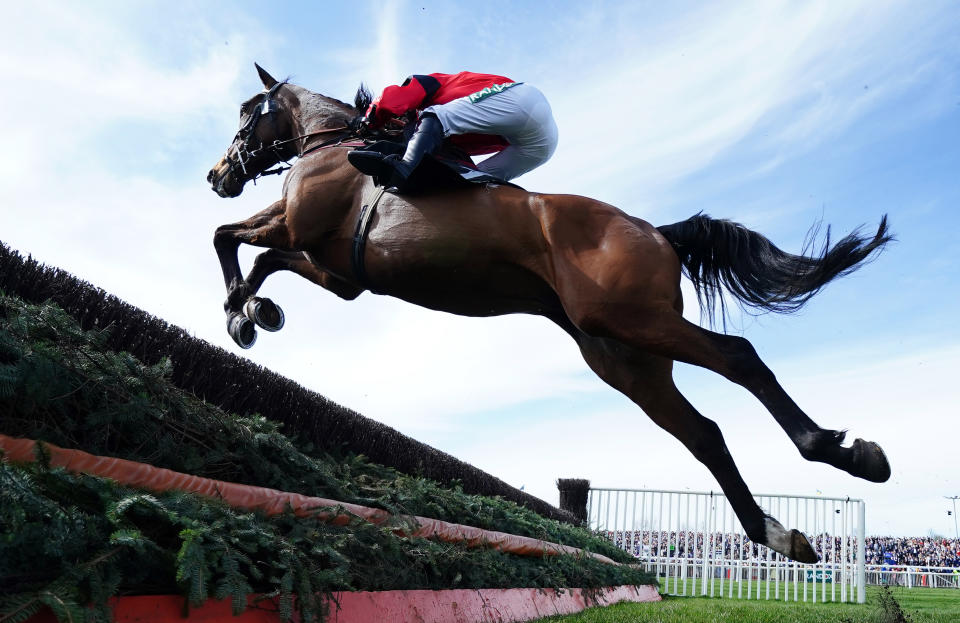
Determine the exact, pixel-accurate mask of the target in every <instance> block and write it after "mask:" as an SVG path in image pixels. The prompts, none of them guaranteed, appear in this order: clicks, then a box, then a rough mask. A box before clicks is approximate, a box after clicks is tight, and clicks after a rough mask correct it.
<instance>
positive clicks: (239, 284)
mask: <svg viewBox="0 0 960 623" xmlns="http://www.w3.org/2000/svg"><path fill="white" fill-rule="evenodd" d="M284 212H285V211H284V203H283V201H278V202H276V203H274V204H273V205H271V206H270V207H269V208H267V209H266V210H264V211H262V212H259V213H257V214H255V215H254V216H252V217H250V218H248V219H246V220H244V221H240V222H239V223H232V224H230V225H222V226H220V227H218V228H217V231H216V232H215V233H214V235H213V246H214V248H215V249H216V251H217V257H218V258H219V260H220V268H221V270H222V271H223V281H224V284H225V285H226V288H227V300H226V301H225V302H224V304H223V308H224V311H225V312H226V314H227V330H228V331H229V333H230V336H231V337H232V338H233V340H234V341H235V342H236V343H237V344H238V345H239V346H241V347H242V348H250V347H251V346H253V343H254V341H255V340H256V337H257V333H256V328H255V327H254V324H253V322H252V321H251V320H250V319H249V318H247V317H246V316H245V315H244V314H243V307H244V305H245V304H246V302H247V301H248V300H249V299H250V298H251V297H253V295H254V293H255V292H256V288H253V287H251V285H250V284H249V283H248V282H247V281H246V280H245V279H244V278H243V274H242V273H241V272H240V261H239V259H238V257H237V250H238V249H239V247H240V244H241V243H246V244H250V245H254V246H258V247H268V248H272V249H279V250H284V251H288V250H291V249H290V245H291V237H290V233H289V231H288V230H287V225H286V219H285V216H284ZM261 282H262V281H261ZM277 328H279V327H277Z"/></svg>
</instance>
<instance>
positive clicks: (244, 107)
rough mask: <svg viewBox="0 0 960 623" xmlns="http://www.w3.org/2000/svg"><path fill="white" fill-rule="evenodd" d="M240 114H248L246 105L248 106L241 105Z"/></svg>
mask: <svg viewBox="0 0 960 623" xmlns="http://www.w3.org/2000/svg"><path fill="white" fill-rule="evenodd" d="M240 114H241V115H245V114H247V105H246V104H241V105H240Z"/></svg>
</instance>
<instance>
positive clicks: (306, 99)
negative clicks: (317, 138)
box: [294, 89, 351, 134]
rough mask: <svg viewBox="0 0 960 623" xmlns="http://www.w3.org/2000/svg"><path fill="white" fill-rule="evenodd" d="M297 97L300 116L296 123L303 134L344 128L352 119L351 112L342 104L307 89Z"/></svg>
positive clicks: (296, 117) (298, 115) (297, 117)
mask: <svg viewBox="0 0 960 623" xmlns="http://www.w3.org/2000/svg"><path fill="white" fill-rule="evenodd" d="M297 95H298V100H299V101H298V106H297V108H298V114H297V115H295V119H294V123H295V124H296V125H298V126H299V128H298V129H299V130H300V133H301V134H309V133H311V132H317V131H319V130H326V129H330V128H336V127H341V126H344V125H346V124H347V122H348V121H349V119H350V117H351V111H350V110H348V109H347V108H346V107H345V105H344V104H343V103H342V102H338V101H337V100H334V99H331V98H329V97H325V96H323V95H320V94H318V93H312V92H310V91H307V90H306V89H300V90H299V92H298V93H297Z"/></svg>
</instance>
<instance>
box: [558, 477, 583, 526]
mask: <svg viewBox="0 0 960 623" xmlns="http://www.w3.org/2000/svg"><path fill="white" fill-rule="evenodd" d="M557 489H559V490H560V508H561V509H562V510H565V511H569V512H570V513H572V514H573V516H574V517H576V518H577V521H579V522H580V523H581V524H585V523H587V494H588V493H589V492H590V481H589V480H585V479H583V478H560V479H558V480H557Z"/></svg>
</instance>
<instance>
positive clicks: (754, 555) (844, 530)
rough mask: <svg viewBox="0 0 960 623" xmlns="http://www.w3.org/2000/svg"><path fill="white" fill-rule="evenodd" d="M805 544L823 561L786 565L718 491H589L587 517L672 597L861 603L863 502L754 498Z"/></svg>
mask: <svg viewBox="0 0 960 623" xmlns="http://www.w3.org/2000/svg"><path fill="white" fill-rule="evenodd" d="M755 498H756V500H757V503H758V504H760V506H761V507H762V508H764V509H765V510H766V511H767V512H769V513H770V514H771V515H773V516H774V517H776V518H777V519H778V520H780V522H781V523H783V524H784V525H785V526H786V527H788V528H797V529H798V530H800V531H802V532H804V533H805V534H806V535H807V536H808V538H810V541H811V543H812V544H813V546H814V549H815V550H816V551H817V553H818V554H819V555H820V562H818V563H815V564H812V565H805V564H800V563H797V562H794V561H791V560H788V559H786V558H784V557H783V556H781V555H780V554H778V553H776V552H774V551H773V550H771V549H769V548H767V547H765V546H763V545H759V544H757V543H754V542H752V541H751V540H750V539H749V538H747V536H746V534H745V532H744V530H743V527H742V526H741V525H740V522H739V521H738V520H737V518H736V515H734V513H733V510H732V509H731V508H730V505H729V503H728V502H727V499H726V497H725V496H724V495H723V494H722V493H712V492H691V491H666V490H652V489H604V488H593V489H591V490H590V495H589V498H588V501H587V517H588V520H589V522H590V526H591V528H593V529H596V530H601V531H605V532H607V534H608V536H609V537H610V538H611V540H613V541H614V542H615V543H616V544H617V545H618V546H619V547H621V548H622V549H624V550H626V551H628V552H631V553H632V554H633V555H634V556H636V557H637V558H639V559H640V560H641V561H643V562H644V563H645V566H646V567H647V568H648V569H650V570H652V571H655V572H656V573H657V574H658V576H660V578H661V586H662V587H663V588H664V589H665V592H667V593H669V594H671V595H709V596H718V597H729V598H746V599H752V598H756V599H783V600H787V601H791V600H792V601H800V600H802V601H807V600H811V601H844V602H846V601H856V602H859V603H863V602H864V601H866V591H865V585H866V575H865V574H866V568H865V565H864V561H865V547H864V522H865V513H866V510H865V505H864V503H863V501H862V500H856V499H850V498H827V497H822V496H797V495H766V494H765V495H758V496H755Z"/></svg>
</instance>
